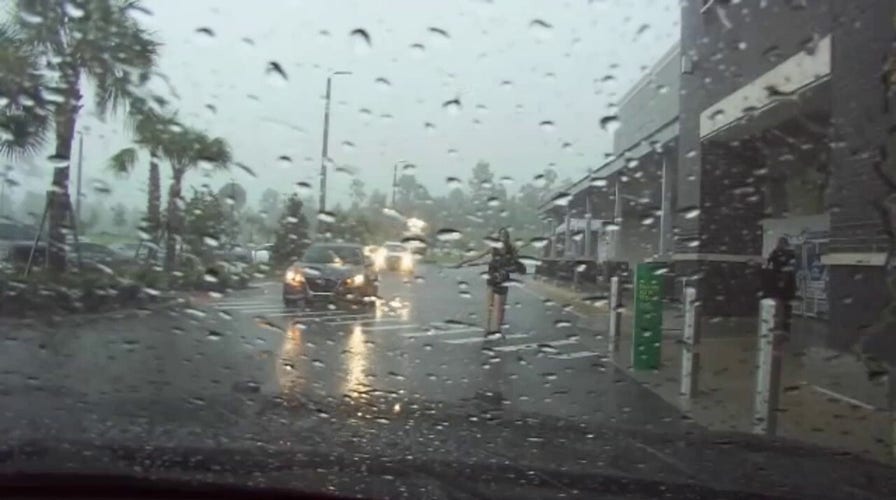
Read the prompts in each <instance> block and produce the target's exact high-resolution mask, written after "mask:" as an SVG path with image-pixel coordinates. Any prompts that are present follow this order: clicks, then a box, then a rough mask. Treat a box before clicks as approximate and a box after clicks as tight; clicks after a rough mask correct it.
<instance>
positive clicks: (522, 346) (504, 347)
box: [495, 339, 578, 352]
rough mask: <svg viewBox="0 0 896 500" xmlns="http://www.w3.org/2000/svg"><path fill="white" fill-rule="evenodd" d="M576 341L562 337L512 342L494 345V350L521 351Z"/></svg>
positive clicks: (574, 342)
mask: <svg viewBox="0 0 896 500" xmlns="http://www.w3.org/2000/svg"><path fill="white" fill-rule="evenodd" d="M576 343H578V340H572V339H564V340H554V341H551V342H533V343H529V344H514V345H502V346H499V347H495V350H496V351H501V352H509V351H522V350H528V349H537V348H538V346H540V345H548V346H551V347H556V346H558V345H571V344H576Z"/></svg>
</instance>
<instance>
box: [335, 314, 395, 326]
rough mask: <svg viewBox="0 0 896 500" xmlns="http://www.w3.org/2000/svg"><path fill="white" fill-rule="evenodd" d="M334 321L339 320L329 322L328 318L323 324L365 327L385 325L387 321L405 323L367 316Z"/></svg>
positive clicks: (342, 318)
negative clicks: (368, 324) (377, 324)
mask: <svg viewBox="0 0 896 500" xmlns="http://www.w3.org/2000/svg"><path fill="white" fill-rule="evenodd" d="M333 319H338V320H339V321H329V320H330V318H327V319H326V320H324V321H322V322H323V323H325V324H327V325H348V324H356V325H361V326H363V325H364V324H365V323H372V324H376V323H384V322H387V321H398V322H403V321H404V320H402V319H393V318H376V317H373V316H367V317H364V316H360V317H357V318H350V317H349V316H338V317H336V318H333Z"/></svg>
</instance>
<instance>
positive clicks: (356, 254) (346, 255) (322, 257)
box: [302, 246, 364, 264]
mask: <svg viewBox="0 0 896 500" xmlns="http://www.w3.org/2000/svg"><path fill="white" fill-rule="evenodd" d="M302 261H303V262H307V263H309V264H334V263H346V264H361V263H363V262H364V254H363V253H362V252H361V249H360V248H351V247H341V246H312V247H310V248H309V249H308V250H307V251H306V252H305V255H303V256H302Z"/></svg>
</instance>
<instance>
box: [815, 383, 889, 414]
mask: <svg viewBox="0 0 896 500" xmlns="http://www.w3.org/2000/svg"><path fill="white" fill-rule="evenodd" d="M812 388H813V389H815V390H816V391H818V392H820V393H822V394H824V395H826V396H830V397H832V398H834V399H839V400H840V401H843V402H845V403H848V404H851V405H854V406H858V407H859V408H864V409H866V410H872V411H874V410H876V409H877V408H876V407H875V406H874V405H871V404H868V403H866V402H864V401H859V400H858V399H853V398H851V397H849V396H845V395H843V394H840V393H839V392H834V391H832V390H830V389H825V388H824V387H821V386H817V385H813V386H812Z"/></svg>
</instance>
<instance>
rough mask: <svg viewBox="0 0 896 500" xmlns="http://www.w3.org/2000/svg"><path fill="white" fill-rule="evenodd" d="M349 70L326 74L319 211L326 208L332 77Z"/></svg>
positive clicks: (347, 72) (345, 73)
mask: <svg viewBox="0 0 896 500" xmlns="http://www.w3.org/2000/svg"><path fill="white" fill-rule="evenodd" d="M350 74H351V72H350V71H334V72H332V73H330V75H329V76H327V96H326V107H325V108H324V143H323V146H322V147H321V154H320V204H319V205H320V208H319V210H320V211H321V212H324V211H326V209H327V157H328V154H329V140H330V98H331V95H332V87H333V77H334V76H338V75H350Z"/></svg>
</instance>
